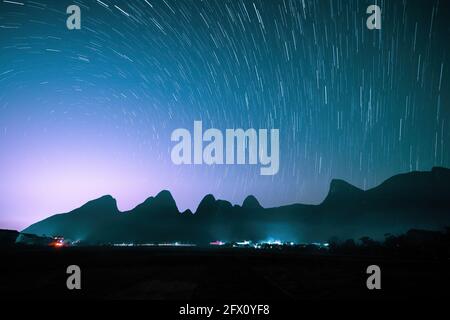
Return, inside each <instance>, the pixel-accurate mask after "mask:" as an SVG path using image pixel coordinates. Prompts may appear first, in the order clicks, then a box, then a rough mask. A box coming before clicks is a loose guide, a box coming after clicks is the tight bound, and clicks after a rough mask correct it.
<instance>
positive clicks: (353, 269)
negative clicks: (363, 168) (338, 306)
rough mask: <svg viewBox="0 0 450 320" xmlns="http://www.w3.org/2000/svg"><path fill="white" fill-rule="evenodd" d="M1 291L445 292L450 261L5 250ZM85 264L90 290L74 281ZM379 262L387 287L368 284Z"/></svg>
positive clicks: (257, 296)
mask: <svg viewBox="0 0 450 320" xmlns="http://www.w3.org/2000/svg"><path fill="white" fill-rule="evenodd" d="M0 257H1V263H0V298H2V299H4V298H10V299H11V298H13V299H16V298H17V299H23V298H38V299H40V298H41V299H48V298H49V297H53V298H54V299H65V298H68V299H73V298H80V299H83V298H93V299H156V300H184V299H188V300H193V301H195V300H215V301H226V300H228V301H230V300H234V301H236V300H241V299H252V300H253V301H266V300H272V299H276V300H291V299H308V300H309V299H313V300H320V299H406V298H428V299H430V298H431V299H434V298H440V299H444V298H445V290H446V288H448V287H449V284H450V281H449V274H448V273H449V272H450V268H449V261H427V260H399V259H386V258H377V257H348V256H347V257H346V256H332V255H305V254H300V253H292V252H291V253H286V252H268V251H258V250H253V249H252V250H250V249H234V250H232V249H214V250H213V249H198V248H195V249H192V248H111V247H99V248H60V249H51V248H15V249H0ZM72 264H75V265H78V266H80V268H81V272H82V275H81V276H82V289H81V290H75V291H69V290H68V289H67V288H66V279H67V277H68V275H67V274H66V268H67V266H69V265H72ZM371 264H376V265H379V266H380V268H381V272H382V277H381V286H382V290H379V291H369V290H368V289H367V288H366V279H367V277H368V275H367V274H366V268H367V266H369V265H371Z"/></svg>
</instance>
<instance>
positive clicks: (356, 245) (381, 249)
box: [329, 227, 450, 259]
mask: <svg viewBox="0 0 450 320" xmlns="http://www.w3.org/2000/svg"><path fill="white" fill-rule="evenodd" d="M329 252H330V253H336V254H370V255H383V256H386V255H389V256H400V257H415V258H435V259H448V258H449V257H450V227H447V228H445V230H444V231H443V232H440V231H429V230H417V229H411V230H409V231H408V232H406V233H405V234H402V235H393V234H389V233H388V234H385V239H384V241H376V240H373V239H371V238H370V237H362V238H360V239H359V240H358V241H355V240H354V239H348V240H345V241H340V240H339V239H338V238H337V237H332V238H331V239H330V240H329Z"/></svg>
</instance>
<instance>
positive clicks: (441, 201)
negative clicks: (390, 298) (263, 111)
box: [23, 168, 450, 243]
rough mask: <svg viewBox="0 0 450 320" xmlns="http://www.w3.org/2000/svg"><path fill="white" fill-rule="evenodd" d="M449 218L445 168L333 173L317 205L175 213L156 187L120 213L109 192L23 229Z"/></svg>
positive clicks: (192, 228) (449, 176)
mask: <svg viewBox="0 0 450 320" xmlns="http://www.w3.org/2000/svg"><path fill="white" fill-rule="evenodd" d="M449 225H450V169H446V168H433V169H432V170H431V171H427V172H410V173H405V174H399V175H396V176H393V177H391V178H389V179H388V180H386V181H384V182H383V183H382V184H380V185H379V186H377V187H375V188H373V189H370V190H367V191H363V190H361V189H358V188H357V187H355V186H353V185H351V184H349V183H347V182H345V181H343V180H333V181H332V182H331V185H330V190H329V193H328V195H327V197H326V198H325V200H324V201H323V202H322V203H321V204H319V205H303V204H293V205H287V206H281V207H276V208H263V207H262V206H261V205H260V204H259V202H258V200H257V199H256V198H255V197H254V196H249V197H247V198H246V199H245V200H244V202H243V204H242V206H239V205H232V204H231V203H230V202H228V201H224V200H218V199H215V198H214V196H213V195H207V196H205V197H204V198H203V200H202V201H201V202H200V204H199V206H198V208H197V210H196V211H195V213H192V212H191V211H190V210H186V211H185V212H183V213H181V212H180V211H179V210H178V208H177V205H176V202H175V200H174V199H173V197H172V195H171V194H170V192H169V191H166V190H164V191H161V192H160V193H159V194H158V195H156V196H155V197H150V198H148V199H147V200H145V201H144V202H143V203H142V204H140V205H138V206H137V207H136V208H134V209H132V210H130V211H127V212H120V211H119V210H118V209H117V204H116V201H115V199H114V198H112V197H111V196H104V197H101V198H99V199H96V200H92V201H90V202H88V203H86V204H85V205H83V206H82V207H80V208H78V209H75V210H73V211H71V212H69V213H64V214H58V215H54V216H51V217H49V218H47V219H44V220H42V221H39V222H37V223H35V224H33V225H31V226H29V227H28V228H26V229H25V230H23V232H26V233H34V234H38V235H62V236H64V237H66V238H69V239H72V240H84V241H86V242H89V243H121V242H139V243H153V242H164V241H170V242H174V241H182V242H191V243H206V242H209V241H212V240H225V241H238V240H243V239H247V240H264V239H269V238H273V239H281V240H286V241H298V242H301V241H305V242H310V241H326V240H327V239H329V238H330V237H331V236H338V237H340V238H343V239H346V238H359V237H362V236H370V237H374V238H381V237H383V235H384V234H385V233H403V232H405V231H407V230H408V229H411V228H423V229H431V230H433V229H435V230H436V229H441V228H443V227H445V226H449Z"/></svg>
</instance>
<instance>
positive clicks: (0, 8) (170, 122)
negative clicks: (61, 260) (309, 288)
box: [0, 0, 450, 229]
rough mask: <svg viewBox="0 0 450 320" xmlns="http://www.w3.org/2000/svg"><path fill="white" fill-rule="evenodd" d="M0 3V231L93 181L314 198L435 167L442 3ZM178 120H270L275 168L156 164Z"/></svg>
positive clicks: (448, 113)
mask: <svg viewBox="0 0 450 320" xmlns="http://www.w3.org/2000/svg"><path fill="white" fill-rule="evenodd" d="M0 1H1V2H0V228H13V229H22V228H24V227H26V226H28V225H29V224H31V223H33V222H36V221H37V220H40V219H42V218H45V217H47V216H49V215H51V214H55V213H60V212H67V211H70V210H71V209H74V208H76V207H78V206H80V205H82V204H83V203H85V202H87V201H89V200H91V199H94V198H97V197H99V196H101V195H104V194H111V195H112V196H113V197H115V198H116V199H117V202H118V206H119V209H121V210H126V209H131V208H132V207H134V206H135V205H137V204H138V203H140V202H142V201H144V200H145V199H146V198H147V197H148V196H151V195H155V194H156V193H158V192H159V191H161V190H162V189H168V190H170V191H171V192H172V194H173V196H174V198H175V199H176V201H177V204H178V206H179V208H180V209H186V208H190V209H193V210H195V209H196V207H197V205H198V203H199V201H200V200H201V199H202V198H203V196H204V195H206V194H207V193H212V194H214V195H215V196H216V197H217V198H222V199H226V200H229V201H231V202H232V203H238V204H240V203H242V201H243V199H244V198H245V197H246V196H247V195H248V194H253V195H255V196H256V197H257V198H258V199H259V200H260V202H261V204H262V205H263V206H266V207H268V206H278V205H283V204H290V203H294V202H303V203H319V202H320V201H322V200H323V198H324V197H325V196H326V194H327V192H328V187H329V183H330V180H331V179H333V178H341V179H345V180H347V181H348V182H350V183H352V184H354V185H356V186H358V187H360V188H363V189H367V188H371V187H373V186H376V185H377V184H379V183H381V182H382V181H383V180H384V179H386V178H388V177H390V176H392V175H394V174H398V173H402V172H408V171H413V170H430V169H431V167H433V166H436V165H437V166H447V167H448V166H450V102H449V99H450V48H449V46H450V44H449V43H450V4H449V3H448V2H449V1H446V0H441V1H430V0H423V1H409V0H407V1H400V0H389V1H375V0H372V1H361V0H359V1H358V0H342V1H340V0H316V1H312V0H284V1H281V0H262V1H261V0H232V1H225V0H216V1H212V0H204V1H201V0H134V1H131V0H130V1H123V0H121V1H113V0H102V1H96V0H84V1H62V0H58V1H56V0H55V1H44V0H34V1H31V0H16V1H3V0H0ZM377 2H378V5H380V7H381V9H382V29H381V30H368V29H367V27H366V19H367V17H368V14H366V8H367V6H368V5H370V4H375V3H377ZM71 4H77V5H79V6H80V8H81V30H68V29H67V27H66V19H67V17H68V15H67V14H66V8H67V7H68V6H69V5H71ZM195 120H201V121H203V127H204V128H205V129H206V128H211V127H214V128H219V129H221V130H225V129H226V128H243V129H248V128H255V129H259V128H264V129H272V128H277V129H279V130H280V169H279V172H278V174H277V175H274V176H261V175H260V174H259V170H260V166H259V165H256V166H250V165H241V166H236V165H235V166H229V165H222V166H207V165H182V166H176V165H174V164H173V163H172V161H171V158H170V152H171V148H172V147H173V146H174V143H173V142H171V141H170V135H171V132H172V131H173V130H174V129H177V128H187V129H190V130H191V131H192V128H193V122H194V121H195Z"/></svg>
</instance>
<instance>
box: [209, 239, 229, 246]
mask: <svg viewBox="0 0 450 320" xmlns="http://www.w3.org/2000/svg"><path fill="white" fill-rule="evenodd" d="M209 244H210V245H211V246H223V245H225V242H222V241H219V240H216V241H213V242H210V243H209Z"/></svg>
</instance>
